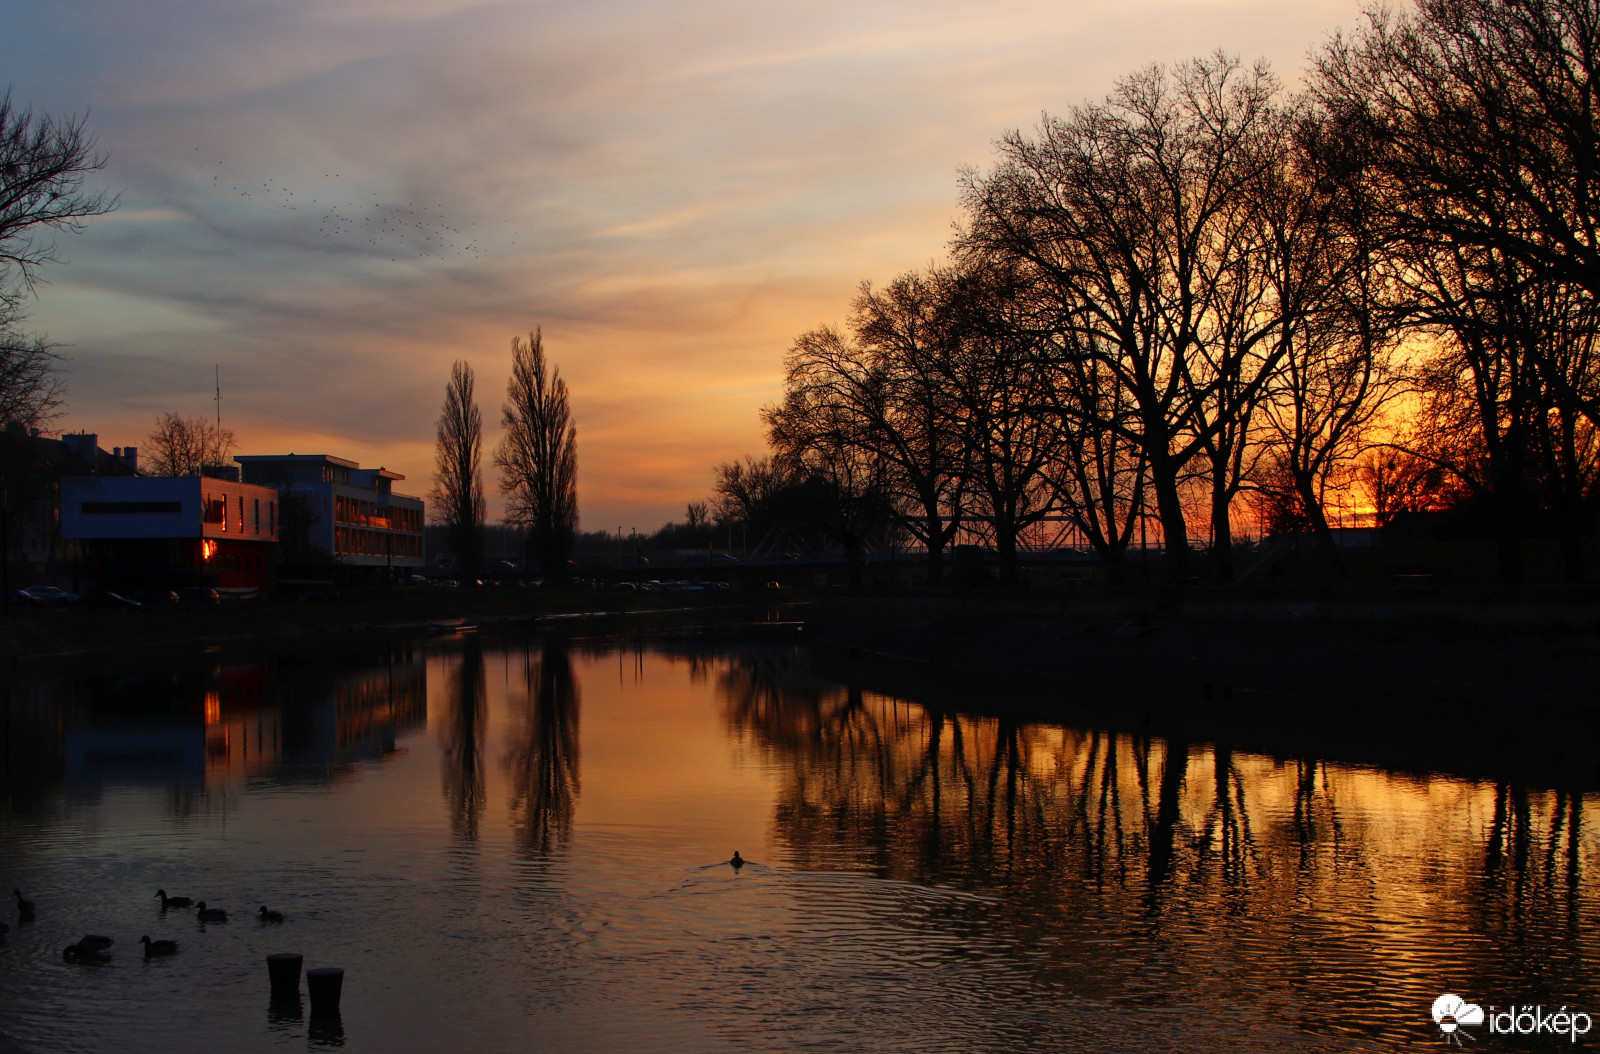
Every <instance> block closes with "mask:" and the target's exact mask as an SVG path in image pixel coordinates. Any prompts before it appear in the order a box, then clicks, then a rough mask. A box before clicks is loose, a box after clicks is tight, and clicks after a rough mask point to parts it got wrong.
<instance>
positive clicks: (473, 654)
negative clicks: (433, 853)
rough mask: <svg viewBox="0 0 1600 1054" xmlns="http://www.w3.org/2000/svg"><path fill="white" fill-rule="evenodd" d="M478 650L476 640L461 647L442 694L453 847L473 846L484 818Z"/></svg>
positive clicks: (482, 699)
mask: <svg viewBox="0 0 1600 1054" xmlns="http://www.w3.org/2000/svg"><path fill="white" fill-rule="evenodd" d="M486 698H487V696H486V688H485V685H484V676H483V649H482V648H481V647H480V646H479V644H478V638H477V637H476V636H468V637H467V638H466V639H465V641H464V643H463V644H462V647H461V657H460V660H459V661H458V662H457V663H456V668H455V672H454V675H453V677H452V684H451V685H450V687H449V689H448V690H447V691H446V693H445V718H444V734H443V736H442V737H441V739H442V744H441V745H442V748H443V749H442V751H441V754H442V758H443V764H444V800H445V803H446V805H447V806H448V807H449V810H450V831H451V833H452V834H453V835H454V836H455V839H456V841H457V842H463V843H471V842H476V841H477V840H478V821H479V819H480V817H481V815H482V813H483V804H484V775H483V736H484V721H485V716H486Z"/></svg>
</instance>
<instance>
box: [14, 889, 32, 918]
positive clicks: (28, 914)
mask: <svg viewBox="0 0 1600 1054" xmlns="http://www.w3.org/2000/svg"><path fill="white" fill-rule="evenodd" d="M11 895H12V896H14V897H16V898H17V915H18V916H19V917H21V918H24V919H31V918H33V901H31V900H23V899H22V890H20V889H13V890H12V891H11Z"/></svg>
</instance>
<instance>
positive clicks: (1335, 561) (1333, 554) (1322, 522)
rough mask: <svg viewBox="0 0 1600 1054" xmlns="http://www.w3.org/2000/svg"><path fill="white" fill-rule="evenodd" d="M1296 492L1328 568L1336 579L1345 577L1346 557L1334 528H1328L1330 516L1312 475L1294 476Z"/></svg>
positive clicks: (1299, 473)
mask: <svg viewBox="0 0 1600 1054" xmlns="http://www.w3.org/2000/svg"><path fill="white" fill-rule="evenodd" d="M1294 490H1295V494H1297V495H1298V496H1299V498H1300V507H1301V508H1303V509H1305V511H1306V516H1308V517H1309V518H1310V520H1311V533H1312V534H1314V535H1316V538H1317V547H1318V548H1319V549H1320V550H1321V551H1322V555H1323V558H1324V559H1326V560H1327V561H1328V568H1329V570H1331V571H1332V572H1333V574H1334V577H1335V578H1343V577H1344V556H1343V555H1342V554H1341V553H1340V552H1339V545H1338V543H1337V542H1336V541H1335V540H1334V537H1333V528H1332V527H1330V526H1328V514H1327V512H1326V511H1325V510H1324V509H1323V508H1322V501H1321V499H1319V498H1318V496H1317V488H1316V486H1315V485H1314V480H1313V479H1312V477H1311V474H1310V473H1307V472H1296V473H1295V474H1294Z"/></svg>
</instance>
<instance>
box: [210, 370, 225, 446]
mask: <svg viewBox="0 0 1600 1054" xmlns="http://www.w3.org/2000/svg"><path fill="white" fill-rule="evenodd" d="M211 368H212V369H213V370H215V371H216V382H217V435H219V436H220V435H221V434H222V366H221V365H220V364H218V365H214V366H212V367H211Z"/></svg>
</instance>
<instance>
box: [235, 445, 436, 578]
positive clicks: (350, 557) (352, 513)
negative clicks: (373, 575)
mask: <svg viewBox="0 0 1600 1054" xmlns="http://www.w3.org/2000/svg"><path fill="white" fill-rule="evenodd" d="M234 460H235V461H237V462H238V463H239V464H240V465H241V466H242V468H243V477H244V481H245V483H247V484H248V483H253V484H258V485H260V486H265V487H274V488H277V489H279V490H281V491H283V492H284V494H285V495H286V496H292V497H294V498H298V499H300V500H301V501H302V502H303V506H304V508H303V511H304V513H305V514H306V520H307V522H306V523H305V524H304V525H303V528H304V530H305V532H306V537H305V539H304V541H305V542H306V543H307V544H309V546H310V547H311V548H312V549H316V550H321V551H322V552H325V553H330V554H332V555H333V556H334V558H335V559H337V560H338V561H339V562H340V563H342V564H347V565H349V566H352V567H372V568H378V567H382V568H388V569H391V570H404V571H407V572H409V571H410V570H411V569H414V568H420V567H421V566H422V513H423V502H422V499H421V498H416V497H412V496H411V495H408V494H400V493H397V492H396V491H395V490H394V489H393V486H392V485H393V483H394V482H395V481H396V480H402V479H405V477H404V476H402V475H401V474H400V473H398V472H391V471H389V470H388V469H386V468H381V467H380V468H362V467H361V466H359V465H357V464H356V463H355V462H354V461H346V460H345V459H344V458H340V457H334V456H332V455H331V454H249V455H244V456H239V457H235V458H234ZM296 529H299V527H296ZM286 530H287V528H286ZM284 540H285V543H286V544H288V543H290V541H291V540H290V539H288V538H285V539H284Z"/></svg>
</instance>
